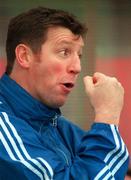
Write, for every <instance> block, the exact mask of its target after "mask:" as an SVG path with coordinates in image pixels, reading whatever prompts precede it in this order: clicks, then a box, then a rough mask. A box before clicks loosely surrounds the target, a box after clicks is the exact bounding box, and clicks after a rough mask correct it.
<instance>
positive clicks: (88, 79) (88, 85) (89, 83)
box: [83, 76, 94, 92]
mask: <svg viewBox="0 0 131 180" xmlns="http://www.w3.org/2000/svg"><path fill="white" fill-rule="evenodd" d="M83 80H84V85H85V89H86V91H87V92H91V90H92V89H93V86H94V84H93V78H92V77H91V76H85V77H84V78H83Z"/></svg>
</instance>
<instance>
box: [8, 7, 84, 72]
mask: <svg viewBox="0 0 131 180" xmlns="http://www.w3.org/2000/svg"><path fill="white" fill-rule="evenodd" d="M57 26H61V27H65V28H68V29H69V30H70V31H71V32H72V33H73V34H75V35H79V36H80V35H81V36H83V35H85V34H86V31H87V28H86V26H85V25H84V24H82V23H80V22H79V21H78V20H77V18H76V17H75V16H74V15H72V14H70V13H68V12H65V11H63V10H58V9H50V8H45V7H37V8H33V9H30V10H28V11H27V12H24V13H21V14H20V15H18V16H16V17H14V18H12V19H11V20H10V22H9V26H8V32H7V40H6V54H7V67H6V73H7V74H10V73H11V71H12V68H13V65H14V61H15V58H16V56H15V49H16V47H17V45H18V44H20V43H24V44H26V45H28V46H29V47H30V48H31V49H32V51H33V52H34V53H37V52H38V51H40V49H41V45H42V44H43V43H44V42H45V41H46V37H47V36H46V35H47V32H48V29H49V28H50V27H57Z"/></svg>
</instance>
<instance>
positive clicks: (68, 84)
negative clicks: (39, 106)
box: [64, 83, 74, 89]
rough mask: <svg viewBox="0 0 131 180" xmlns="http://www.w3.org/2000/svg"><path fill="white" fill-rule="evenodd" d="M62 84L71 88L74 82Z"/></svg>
mask: <svg viewBox="0 0 131 180" xmlns="http://www.w3.org/2000/svg"><path fill="white" fill-rule="evenodd" d="M64 86H65V87H66V88H69V89H71V88H73V87H74V84H73V83H64Z"/></svg>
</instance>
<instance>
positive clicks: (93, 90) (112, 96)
mask: <svg viewBox="0 0 131 180" xmlns="http://www.w3.org/2000/svg"><path fill="white" fill-rule="evenodd" d="M84 84H85V90H86V93H87V95H88V97H89V99H90V102H91V104H92V106H93V107H94V110H95V122H103V123H107V124H115V125H118V124H119V118H120V113H121V110H122V107H123V99H124V89H123V87H122V85H121V84H120V82H118V80H117V79H116V78H114V77H109V76H106V75H104V74H102V73H98V72H97V73H95V74H94V75H93V77H91V76H86V77H84Z"/></svg>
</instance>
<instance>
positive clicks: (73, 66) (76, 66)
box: [68, 55, 81, 74]
mask: <svg viewBox="0 0 131 180" xmlns="http://www.w3.org/2000/svg"><path fill="white" fill-rule="evenodd" d="M68 72H69V73H72V74H79V73H80V72H81V61H80V57H79V56H78V55H76V56H75V57H73V58H71V60H70V63H69V65H68Z"/></svg>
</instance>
